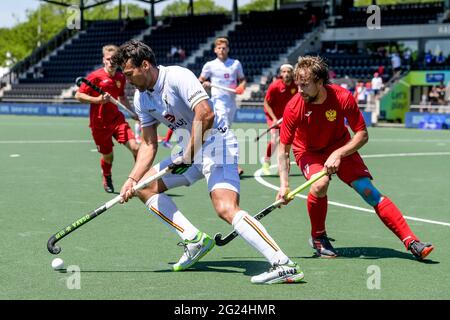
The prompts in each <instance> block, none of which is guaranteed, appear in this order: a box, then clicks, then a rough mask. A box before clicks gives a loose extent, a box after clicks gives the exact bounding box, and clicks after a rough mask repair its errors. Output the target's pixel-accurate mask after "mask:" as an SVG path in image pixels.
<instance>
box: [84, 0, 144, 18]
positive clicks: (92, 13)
mask: <svg viewBox="0 0 450 320" xmlns="http://www.w3.org/2000/svg"><path fill="white" fill-rule="evenodd" d="M114 4H115V2H114V3H109V4H106V5H103V6H97V7H94V8H91V9H89V10H87V11H86V12H85V15H84V17H85V19H86V20H109V19H118V18H119V6H118V5H117V4H116V5H114ZM126 7H128V16H129V17H130V18H143V17H144V8H142V7H140V6H138V5H136V4H132V3H127V4H122V18H123V19H125V18H126V17H127V13H126V10H127V9H126Z"/></svg>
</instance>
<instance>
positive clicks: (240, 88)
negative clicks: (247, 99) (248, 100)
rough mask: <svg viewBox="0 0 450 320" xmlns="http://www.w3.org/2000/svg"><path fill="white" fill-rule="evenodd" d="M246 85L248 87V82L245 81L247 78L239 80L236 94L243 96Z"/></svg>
mask: <svg viewBox="0 0 450 320" xmlns="http://www.w3.org/2000/svg"><path fill="white" fill-rule="evenodd" d="M246 85H247V80H245V78H242V79H239V85H238V86H237V88H236V93H237V94H242V93H243V92H244V90H245V86H246Z"/></svg>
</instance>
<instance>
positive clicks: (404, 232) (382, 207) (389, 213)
mask: <svg viewBox="0 0 450 320" xmlns="http://www.w3.org/2000/svg"><path fill="white" fill-rule="evenodd" d="M374 208H375V212H376V213H377V215H378V216H379V217H380V219H381V221H383V223H384V224H385V225H386V227H388V228H389V229H390V230H391V231H392V232H393V233H394V234H395V235H396V236H397V237H398V238H399V239H400V240H401V241H402V242H403V244H404V245H405V247H406V249H408V246H409V244H410V242H411V241H412V240H418V239H417V237H416V236H415V235H414V233H413V232H412V231H411V229H410V228H409V226H408V223H407V222H406V220H405V218H404V217H403V215H402V213H401V212H400V210H399V209H398V208H397V206H396V205H395V204H394V203H393V202H392V201H391V200H390V199H389V198H387V197H384V199H383V200H382V201H381V202H380V203H379V204H377V205H376V206H375V207H374Z"/></svg>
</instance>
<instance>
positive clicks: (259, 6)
mask: <svg viewBox="0 0 450 320" xmlns="http://www.w3.org/2000/svg"><path fill="white" fill-rule="evenodd" d="M273 5H274V0H254V1H252V2H250V3H248V4H246V5H245V6H242V7H240V8H239V12H240V13H248V12H250V11H270V10H273Z"/></svg>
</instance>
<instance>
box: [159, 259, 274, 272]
mask: <svg viewBox="0 0 450 320" xmlns="http://www.w3.org/2000/svg"><path fill="white" fill-rule="evenodd" d="M172 263H174V262H171V264H172ZM269 267H270V266H269V264H268V263H267V262H265V261H255V260H243V259H239V260H226V261H222V260H220V261H199V262H197V263H196V264H195V265H194V266H192V267H191V268H189V270H187V272H199V271H201V272H205V271H206V272H220V273H242V271H241V270H242V269H243V270H244V271H243V273H244V275H247V276H254V275H257V274H259V273H262V272H264V271H267V270H268V268H269ZM233 269H241V270H233ZM153 272H173V271H172V268H171V267H169V268H168V269H164V270H154V271H153Z"/></svg>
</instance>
